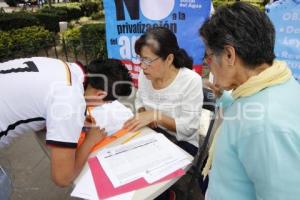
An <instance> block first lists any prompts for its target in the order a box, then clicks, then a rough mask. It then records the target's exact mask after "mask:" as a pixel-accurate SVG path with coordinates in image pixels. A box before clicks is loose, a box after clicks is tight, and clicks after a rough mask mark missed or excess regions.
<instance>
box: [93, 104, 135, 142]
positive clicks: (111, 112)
mask: <svg viewBox="0 0 300 200" xmlns="http://www.w3.org/2000/svg"><path fill="white" fill-rule="evenodd" d="M91 114H92V116H93V117H94V119H95V120H96V125H97V126H99V127H100V128H105V131H106V132H107V134H108V136H110V135H112V134H114V133H116V132H117V131H118V130H120V129H121V128H122V127H123V124H124V122H126V121H127V120H128V119H130V118H131V117H133V113H132V111H131V110H130V109H129V108H127V107H125V106H124V105H123V104H121V103H120V102H119V101H117V100H116V101H113V102H111V103H105V104H103V105H101V106H97V107H95V108H93V109H92V111H91Z"/></svg>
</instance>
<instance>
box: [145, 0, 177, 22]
mask: <svg viewBox="0 0 300 200" xmlns="http://www.w3.org/2000/svg"><path fill="white" fill-rule="evenodd" d="M174 5H175V0H164V1H161V0H140V8H141V11H142V13H143V15H144V16H145V17H146V18H148V19H150V20H161V19H164V18H166V17H167V16H168V15H169V14H170V13H171V12H172V10H173V9H174Z"/></svg>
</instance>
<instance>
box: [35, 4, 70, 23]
mask: <svg viewBox="0 0 300 200" xmlns="http://www.w3.org/2000/svg"><path fill="white" fill-rule="evenodd" d="M38 12H39V13H47V14H51V15H55V16H57V17H58V19H59V21H67V19H68V13H67V11H66V10H65V9H61V8H49V7H43V8H42V9H40V10H39V11H38Z"/></svg>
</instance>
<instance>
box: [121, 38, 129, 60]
mask: <svg viewBox="0 0 300 200" xmlns="http://www.w3.org/2000/svg"><path fill="white" fill-rule="evenodd" d="M118 45H120V46H121V47H120V55H121V57H122V58H123V59H131V49H130V40H129V38H128V37H127V36H121V37H119V39H118Z"/></svg>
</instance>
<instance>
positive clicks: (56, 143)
mask: <svg viewBox="0 0 300 200" xmlns="http://www.w3.org/2000/svg"><path fill="white" fill-rule="evenodd" d="M46 144H47V145H50V146H57V147H65V148H72V149H73V148H77V143H72V142H59V141H53V140H46Z"/></svg>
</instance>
